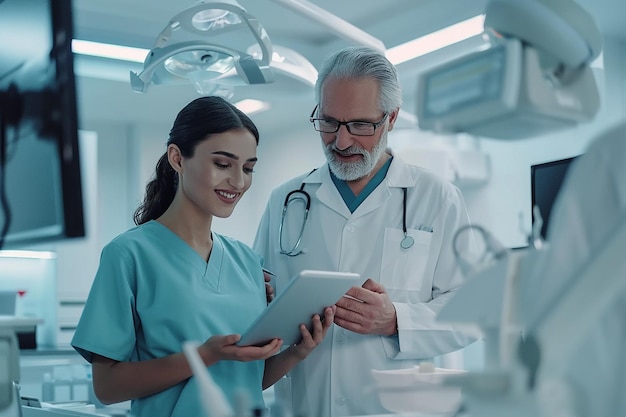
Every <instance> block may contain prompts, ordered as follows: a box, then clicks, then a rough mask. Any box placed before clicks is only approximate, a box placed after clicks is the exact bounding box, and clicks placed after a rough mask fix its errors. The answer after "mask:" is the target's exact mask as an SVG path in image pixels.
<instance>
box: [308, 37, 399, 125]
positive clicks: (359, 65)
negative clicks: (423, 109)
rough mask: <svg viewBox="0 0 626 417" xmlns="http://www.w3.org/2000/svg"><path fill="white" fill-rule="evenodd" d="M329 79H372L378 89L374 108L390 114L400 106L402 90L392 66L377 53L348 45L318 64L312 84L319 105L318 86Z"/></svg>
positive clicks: (320, 87) (362, 47)
mask: <svg viewBox="0 0 626 417" xmlns="http://www.w3.org/2000/svg"><path fill="white" fill-rule="evenodd" d="M330 76H333V77H335V78H347V79H359V78H368V77H371V78H374V79H375V80H376V81H378V85H379V86H380V90H379V96H378V106H379V107H380V110H382V111H383V112H385V113H390V112H392V111H393V110H395V109H397V108H399V107H400V106H401V105H402V90H401V89H400V82H399V81H398V73H397V71H396V67H395V66H394V65H393V64H392V63H391V62H389V60H388V59H387V58H386V57H385V56H384V55H383V54H382V53H380V52H379V51H377V50H375V49H372V48H368V47H364V46H352V47H348V48H344V49H341V50H339V51H338V52H335V53H334V54H332V55H331V56H329V57H328V58H326V60H325V61H324V63H323V64H322V69H321V70H320V71H319V74H318V77H317V82H316V84H315V99H316V100H317V103H320V98H321V96H322V85H323V84H324V81H326V79H327V78H328V77H330Z"/></svg>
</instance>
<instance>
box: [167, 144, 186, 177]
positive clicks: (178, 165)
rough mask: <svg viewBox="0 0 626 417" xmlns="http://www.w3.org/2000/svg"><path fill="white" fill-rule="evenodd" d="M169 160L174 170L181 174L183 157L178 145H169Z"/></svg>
mask: <svg viewBox="0 0 626 417" xmlns="http://www.w3.org/2000/svg"><path fill="white" fill-rule="evenodd" d="M167 160H168V161H169V163H170V166H171V167H172V169H173V170H174V171H176V172H178V173H179V174H180V173H181V172H182V170H183V155H182V154H181V152H180V148H179V147H178V146H177V145H174V144H169V145H167Z"/></svg>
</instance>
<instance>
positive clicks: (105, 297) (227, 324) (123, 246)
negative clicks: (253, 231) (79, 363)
mask: <svg viewBox="0 0 626 417" xmlns="http://www.w3.org/2000/svg"><path fill="white" fill-rule="evenodd" d="M212 236H213V249H212V251H211V256H210V258H209V262H208V263H207V262H206V261H205V260H204V259H202V257H201V256H200V255H198V254H197V253H196V252H195V251H194V250H193V249H192V248H191V247H190V246H189V245H187V243H186V242H184V241H183V240H182V239H180V238H179V237H178V236H177V235H176V234H174V233H173V232H172V231H171V230H169V229H168V228H166V227H165V226H163V225H162V224H160V223H158V222H156V221H150V222H148V223H145V224H143V225H140V226H138V227H135V228H133V229H130V230H129V231H127V232H125V233H123V234H121V235H120V236H118V237H116V238H115V239H114V240H112V241H111V242H110V243H109V244H108V245H106V246H105V247H104V249H103V250H102V254H101V258H100V265H99V267H98V271H97V273H96V276H95V279H94V282H93V285H92V288H91V290H90V293H89V297H88V299H87V302H86V305H85V308H84V311H83V313H82V316H81V318H80V321H79V323H78V327H77V329H76V332H75V334H74V337H73V339H72V342H71V344H72V346H73V347H74V348H75V349H76V350H77V351H78V352H79V353H80V354H81V355H82V356H83V357H84V358H85V359H86V360H87V361H89V362H91V361H92V358H93V354H98V355H101V356H104V357H107V358H110V359H113V360H116V361H121V362H124V361H144V360H150V359H155V358H160V357H163V356H167V355H170V354H173V353H177V352H181V351H182V344H183V342H185V341H189V340H191V341H198V342H204V341H205V340H206V339H208V338H209V337H211V336H213V335H226V334H232V333H239V334H241V333H243V331H244V330H245V329H246V328H247V326H248V325H249V324H250V323H252V321H253V320H254V319H255V318H256V317H257V316H258V315H259V314H260V313H261V311H262V310H263V309H264V308H265V307H266V295H265V282H264V279H263V272H262V269H261V258H260V257H259V256H258V255H257V254H256V253H254V252H253V251H252V250H251V249H250V248H249V247H248V246H246V245H245V244H243V243H241V242H239V241H237V240H235V239H231V238H228V237H225V236H221V235H218V234H216V233H213V235H212ZM207 369H208V371H209V372H210V375H211V377H212V378H213V379H214V380H215V382H216V383H217V385H218V386H220V387H221V389H222V390H223V391H224V393H225V395H226V397H227V398H228V399H229V400H230V402H231V404H233V399H234V398H235V396H236V395H238V393H239V392H240V391H241V390H244V391H245V392H246V393H247V394H248V396H249V398H250V400H251V402H250V405H251V406H253V407H264V403H263V395H262V378H263V370H264V361H253V362H238V361H220V362H218V363H216V364H214V365H212V366H210V367H208V368H207ZM195 380H196V379H195V378H193V377H192V378H190V379H188V380H186V381H183V382H181V383H179V384H177V385H175V386H173V387H171V388H169V389H167V390H165V391H162V392H160V393H157V394H154V395H151V396H148V397H144V398H140V399H136V400H133V401H132V403H131V414H132V415H133V416H134V417H158V416H172V417H178V416H181V417H195V416H202V415H204V413H203V411H202V408H201V403H200V401H199V392H198V387H197V385H196V381H195Z"/></svg>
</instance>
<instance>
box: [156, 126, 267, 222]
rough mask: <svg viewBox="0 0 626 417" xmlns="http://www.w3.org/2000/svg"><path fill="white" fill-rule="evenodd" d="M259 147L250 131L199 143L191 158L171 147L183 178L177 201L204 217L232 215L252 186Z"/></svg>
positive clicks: (216, 135)
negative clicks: (183, 155)
mask: <svg viewBox="0 0 626 417" xmlns="http://www.w3.org/2000/svg"><path fill="white" fill-rule="evenodd" d="M256 148H257V144H256V139H255V138H254V136H253V135H252V133H250V132H249V131H248V130H247V129H236V130H230V131H227V132H224V133H219V134H214V135H211V136H210V137H209V138H208V139H206V140H204V141H202V142H200V143H198V145H197V146H196V148H195V151H194V154H193V157H191V158H185V157H182V156H180V153H179V152H178V148H177V147H176V145H170V146H169V147H168V152H169V153H170V163H172V162H173V163H172V166H173V167H174V169H176V171H178V175H179V186H178V191H177V198H179V197H182V198H183V199H184V201H185V204H186V205H187V204H189V205H190V207H191V209H192V210H194V211H197V212H199V213H200V214H201V215H207V216H216V217H228V216H230V215H231V214H232V212H233V210H234V208H235V206H236V205H237V203H238V202H239V200H240V199H241V197H242V196H243V194H244V193H245V192H246V191H248V189H249V188H250V185H251V184H252V172H253V170H254V165H255V164H256V160H257V157H256Z"/></svg>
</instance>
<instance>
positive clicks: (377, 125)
mask: <svg viewBox="0 0 626 417" xmlns="http://www.w3.org/2000/svg"><path fill="white" fill-rule="evenodd" d="M318 107H319V104H316V105H315V107H314V108H313V111H312V112H311V115H310V116H309V122H311V123H313V129H315V130H316V131H317V132H320V133H337V132H339V129H341V126H345V127H346V129H347V130H348V133H350V134H351V135H354V136H365V137H368V136H374V135H375V134H376V129H378V127H379V126H380V125H382V124H383V123H384V122H385V120H387V117H388V116H389V113H385V114H384V115H383V118H382V119H380V120H379V121H378V122H368V121H358V120H350V121H348V122H340V121H339V120H328V119H324V118H321V117H313V115H314V114H315V112H316V111H317V109H318ZM316 120H323V121H325V122H335V123H337V129H335V130H333V131H332V132H323V131H321V130H318V129H317V128H316V127H315V121H316ZM352 123H366V124H370V125H372V126H374V131H373V132H372V134H371V135H362V134H359V133H352V131H351V130H350V125H351V124H352Z"/></svg>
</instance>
